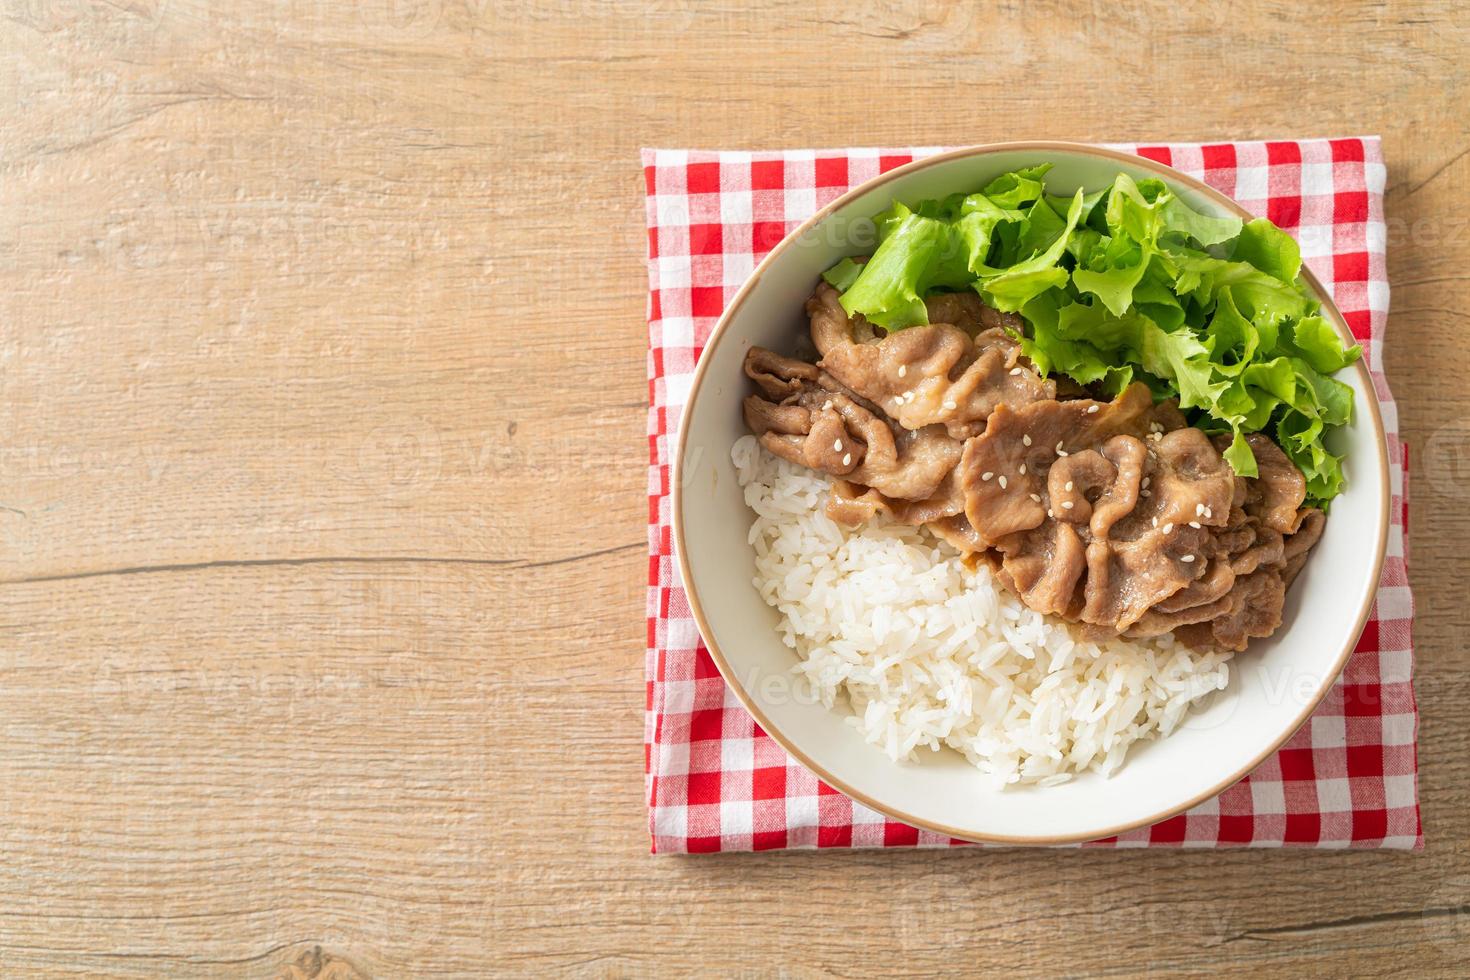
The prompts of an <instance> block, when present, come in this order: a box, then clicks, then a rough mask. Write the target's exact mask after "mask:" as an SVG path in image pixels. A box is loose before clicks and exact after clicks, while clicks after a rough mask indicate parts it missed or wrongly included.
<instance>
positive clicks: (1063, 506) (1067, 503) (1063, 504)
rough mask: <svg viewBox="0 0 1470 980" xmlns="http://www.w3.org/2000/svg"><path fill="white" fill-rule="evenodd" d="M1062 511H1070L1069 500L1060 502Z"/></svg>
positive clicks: (1070, 502) (1070, 503) (1070, 504)
mask: <svg viewBox="0 0 1470 980" xmlns="http://www.w3.org/2000/svg"><path fill="white" fill-rule="evenodd" d="M1062 509H1063V510H1071V509H1072V501H1070V500H1063V501H1062Z"/></svg>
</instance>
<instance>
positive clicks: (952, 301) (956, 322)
mask: <svg viewBox="0 0 1470 980" xmlns="http://www.w3.org/2000/svg"><path fill="white" fill-rule="evenodd" d="M924 307H925V308H926V309H927V310H928V312H929V322H930V323H948V324H950V325H951V326H956V327H959V328H960V329H961V330H963V331H964V332H965V333H967V334H969V335H970V336H972V337H973V336H975V335H976V334H979V333H983V332H984V331H986V330H1004V331H1007V332H1009V333H1012V334H1014V335H1016V336H1020V334H1021V332H1022V331H1023V330H1025V329H1026V321H1025V320H1023V319H1021V317H1020V315H1019V314H1016V313H1002V312H1001V311H1000V310H997V309H996V308H995V307H993V306H990V305H988V304H987V303H986V302H985V301H984V300H983V299H981V298H980V296H979V294H978V293H974V292H963V293H935V294H934V295H932V296H930V297H929V298H928V299H926V300H924Z"/></svg>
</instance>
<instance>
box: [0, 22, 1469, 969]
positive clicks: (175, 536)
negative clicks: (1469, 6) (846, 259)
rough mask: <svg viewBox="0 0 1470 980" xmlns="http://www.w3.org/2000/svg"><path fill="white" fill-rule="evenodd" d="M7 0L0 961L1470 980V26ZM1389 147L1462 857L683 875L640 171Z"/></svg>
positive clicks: (1151, 860) (1420, 558) (1397, 265)
mask: <svg viewBox="0 0 1470 980" xmlns="http://www.w3.org/2000/svg"><path fill="white" fill-rule="evenodd" d="M1196 8H1199V9H1196ZM0 12H3V20H0V92H3V94H4V101H3V106H0V108H3V110H4V111H3V113H0V255H3V262H0V312H3V323H0V385H3V397H0V423H3V427H0V545H3V546H0V579H3V582H4V586H3V589H0V973H4V974H5V975H16V974H23V973H30V972H41V973H54V974H66V973H77V974H88V975H120V976H159V975H178V976H196V975H248V976H274V975H277V974H279V975H283V976H299V977H307V976H321V977H350V976H359V975H361V976H372V977H393V976H419V975H429V974H435V973H439V972H444V973H453V974H460V975H485V974H489V973H499V972H513V973H525V974H529V973H541V972H543V971H558V972H567V973H574V974H593V975H605V974H614V975H621V974H639V973H645V972H651V971H655V970H657V971H660V972H670V973H673V972H685V971H695V970H698V969H705V970H710V971H713V972H717V973H720V974H726V973H740V974H750V975H756V974H761V973H764V972H766V971H768V970H772V969H775V968H778V967H784V968H786V969H787V971H788V972H789V973H791V974H793V975H798V976H816V975H834V976H847V975H855V974H868V973H873V972H880V971H884V970H892V969H902V970H905V971H910V972H914V973H918V974H930V975H936V976H937V975H948V974H951V973H953V972H956V971H958V970H960V969H966V970H968V969H974V970H990V971H1002V970H1004V971H1006V972H1008V973H1015V974H1018V975H1038V976H1051V975H1058V974H1064V975H1074V974H1133V973H1137V972H1141V971H1144V970H1149V971H1155V972H1158V973H1170V974H1172V973H1205V972H1213V971H1214V970H1215V969H1217V968H1219V967H1221V966H1222V965H1224V964H1226V963H1232V964H1234V965H1235V966H1236V967H1237V968H1242V969H1245V970H1249V971H1251V972H1261V973H1276V974H1292V973H1303V972H1314V971H1322V972H1330V973H1337V974H1344V973H1349V972H1351V973H1357V974H1379V973H1398V974H1401V975H1407V976H1424V975H1433V974H1444V975H1454V974H1456V973H1460V974H1463V973H1464V971H1465V969H1466V964H1467V961H1470V842H1467V836H1470V815H1467V804H1470V792H1467V790H1466V781H1467V779H1470V763H1467V761H1466V759H1467V753H1470V738H1467V736H1466V726H1465V709H1464V705H1465V703H1466V702H1467V701H1470V653H1467V651H1466V644H1465V637H1466V630H1467V628H1470V613H1467V606H1466V603H1465V601H1464V600H1465V594H1466V585H1465V583H1466V580H1467V575H1470V568H1467V562H1466V553H1467V544H1470V525H1467V520H1466V517H1465V512H1464V511H1460V510H1458V509H1457V508H1458V507H1459V506H1460V505H1462V504H1463V503H1464V502H1465V500H1466V493H1467V491H1466V489H1465V487H1466V486H1470V484H1467V483H1465V482H1464V478H1465V477H1466V476H1470V425H1467V423H1465V422H1464V421H1463V415H1462V413H1464V412H1465V411H1467V410H1470V386H1467V383H1466V380H1465V379H1466V376H1467V373H1470V345H1467V344H1466V343H1465V342H1464V337H1465V336H1466V333H1465V329H1466V328H1465V327H1464V326H1463V324H1462V319H1463V316H1464V313H1463V311H1464V310H1465V309H1466V308H1467V307H1470V287H1467V283H1470V275H1467V272H1466V269H1467V264H1470V220H1467V218H1470V215H1467V210H1466V200H1467V197H1466V190H1465V188H1466V186H1467V184H1470V156H1467V154H1470V117H1467V115H1466V112H1465V105H1466V100H1467V96H1470V84H1467V83H1470V62H1467V59H1466V56H1465V51H1466V48H1467V44H1470V19H1467V18H1466V17H1465V16H1464V14H1463V11H1459V12H1457V10H1456V5H1455V4H1453V3H1450V2H1426V3H1412V4H1411V3H1392V2H1377V3H1362V4H1356V3H1319V4H1312V5H1307V4H1300V5H1298V4H1284V3H1274V2H1273V3H1263V4H1259V5H1257V6H1255V7H1254V8H1249V7H1242V6H1241V5H1237V4H1213V5H1209V6H1208V9H1205V5H1195V4H1165V5H1159V6H1153V5H1150V4H1145V3H1140V2H1136V0H1121V2H1119V3H1114V4H1091V3H1068V2H1060V0H1037V2H1033V3H1028V4H1021V3H1016V2H1005V3H1000V4H994V5H989V6H986V7H984V8H983V9H982V8H981V7H980V6H978V5H971V4H968V3H961V2H926V3H912V4H910V3H903V2H896V0H874V2H872V3H869V4H866V5H863V6H861V7H859V6H858V5H852V4H843V3H837V2H832V0H818V2H815V3H807V4H793V5H789V6H776V5H766V4H760V3H744V2H730V0H727V2H714V3H708V4H705V3H695V2H693V0H662V2H651V3H633V2H627V3H624V2H612V0H601V2H598V0H589V2H587V3H585V4H584V3H576V2H572V0H559V2H553V3H550V4H549V5H547V4H543V5H537V6H534V7H531V6H528V5H523V4H521V3H519V2H510V0H362V2H361V3H356V4H348V3H333V2H330V0H279V2H276V3H260V2H252V3H243V4H226V3H207V2H205V0H106V2H103V0H96V2H94V0H0ZM1357 133H1381V134H1382V135H1383V137H1384V148H1385V154H1386V156H1387V163H1388V173H1389V189H1388V195H1387V205H1386V207H1387V215H1388V220H1389V223H1390V231H1389V272H1390V276H1391V279H1392V288H1393V313H1392V318H1391V331H1392V345H1391V347H1390V348H1389V350H1388V353H1387V363H1388V371H1389V377H1390V379H1391V381H1392V382H1393V384H1394V386H1395V389H1396V391H1397V394H1398V397H1399V405H1400V411H1401V414H1402V421H1403V429H1404V432H1405V433H1406V435H1407V437H1408V439H1409V441H1410V442H1411V444H1412V446H1413V447H1414V451H1415V463H1414V467H1413V480H1414V494H1413V497H1414V499H1413V505H1414V517H1413V534H1412V550H1413V564H1412V573H1413V584H1414V588H1415V590H1416V594H1417V600H1418V609H1419V621H1418V664H1419V669H1418V690H1419V695H1420V704H1421V707H1422V709H1423V724H1422V730H1421V740H1422V741H1421V748H1420V761H1421V765H1422V775H1421V780H1420V786H1421V791H1422V794H1423V802H1424V825H1425V833H1426V836H1427V838H1428V848H1427V850H1426V851H1425V852H1424V853H1422V854H1410V855H1406V854H1376V853H1320V852H1318V853H1313V852H1289V853H1282V852H1232V853H1177V852H1147V853H1138V852H1134V853H1059V852H1048V851H1011V852H984V853H982V852H979V851H968V852H962V853H910V852H905V853H840V854H813V853H786V854H782V853H775V854H764V855H756V856H751V855H745V856H724V857H720V858H714V859H711V858H699V859H679V858H652V857H650V856H649V855H648V853H647V852H648V840H647V837H646V832H645V811H644V806H643V749H642V741H641V740H642V725H643V718H642V712H643V700H644V699H643V693H644V692H643V676H642V664H643V645H644V635H645V634H644V605H643V603H644V584H643V583H644V581H645V578H646V568H647V563H646V558H645V556H644V547H645V529H644V521H645V519H646V516H647V505H646V503H645V497H644V488H645V463H646V458H647V449H646V440H645V398H646V392H647V388H646V384H645V380H644V370H645V360H644V351H645V324H644V319H643V314H644V288H645V283H646V279H645V273H644V268H643V263H642V248H643V245H642V241H643V239H642V232H641V228H642V221H643V217H642V214H643V212H642V207H643V206H642V199H641V186H642V180H641V175H640V172H639V167H638V156H637V154H638V149H639V147H640V146H641V145H651V146H658V145H669V146H681V145H682V146H702V147H716V146H719V147H737V148H740V147H743V148H755V147H791V146H831V145H875V144H876V145H885V144H887V145H892V144H913V143H940V144H959V143H966V142H981V141H988V140H995V139H1003V138H1013V137H1053V138H1071V139H1079V140H1107V139H1116V140H1133V139H1165V138H1172V139H1223V138H1231V137H1261V136H1273V135H1287V136H1290V135H1346V134H1357ZM1457 420H1458V421H1457Z"/></svg>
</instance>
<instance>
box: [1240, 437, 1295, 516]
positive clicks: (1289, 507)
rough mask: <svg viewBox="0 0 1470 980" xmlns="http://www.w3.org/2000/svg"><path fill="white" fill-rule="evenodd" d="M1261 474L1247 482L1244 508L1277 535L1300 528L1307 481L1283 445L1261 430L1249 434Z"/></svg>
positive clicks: (1252, 450)
mask: <svg viewBox="0 0 1470 980" xmlns="http://www.w3.org/2000/svg"><path fill="white" fill-rule="evenodd" d="M1245 438H1246V442H1248V443H1249V444H1250V447H1251V452H1252V453H1254V454H1255V457H1256V467H1257V469H1258V471H1259V473H1260V476H1259V477H1257V478H1256V479H1254V480H1249V481H1247V491H1246V499H1245V503H1244V504H1243V509H1244V510H1245V512H1246V513H1247V514H1250V515H1251V516H1252V517H1257V518H1260V521H1261V523H1262V524H1263V525H1264V526H1266V527H1268V528H1270V529H1271V530H1273V531H1276V532H1277V533H1278V534H1291V533H1292V532H1293V531H1295V530H1296V528H1297V511H1298V510H1300V509H1301V506H1302V501H1303V500H1305V499H1306V497H1307V480H1306V477H1304V476H1302V471H1301V470H1299V469H1297V468H1296V464H1295V463H1293V462H1292V461H1291V460H1290V459H1289V458H1288V457H1287V455H1286V453H1284V452H1282V451H1281V447H1280V446H1278V445H1276V443H1274V442H1272V441H1271V440H1270V439H1269V438H1267V437H1266V436H1264V435H1262V434H1261V433H1259V432H1253V433H1251V434H1250V435H1248V436H1246V437H1245Z"/></svg>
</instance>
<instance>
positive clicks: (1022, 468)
mask: <svg viewBox="0 0 1470 980" xmlns="http://www.w3.org/2000/svg"><path fill="white" fill-rule="evenodd" d="M1021 475H1022V476H1025V475H1026V464H1025V463H1022V464H1021Z"/></svg>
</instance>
